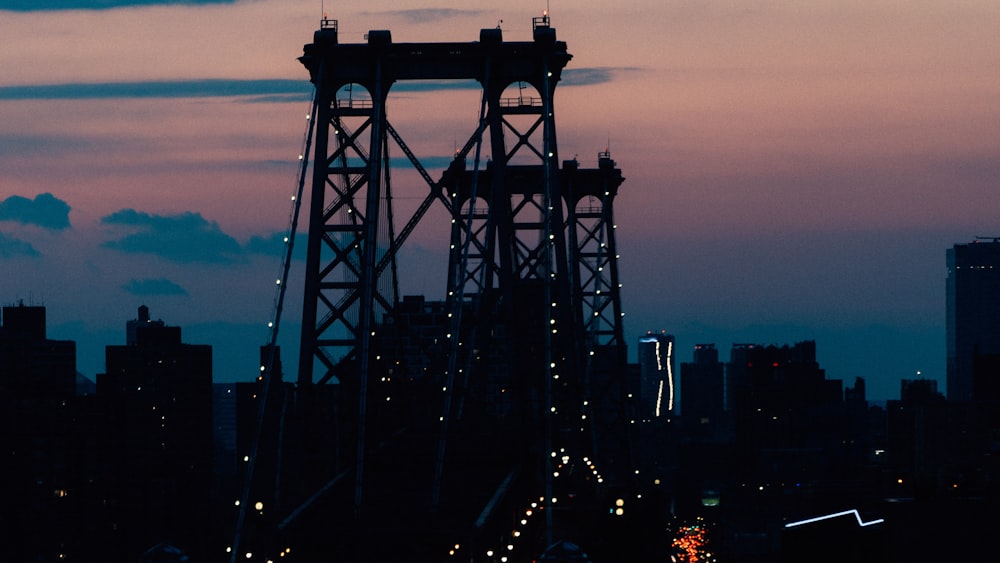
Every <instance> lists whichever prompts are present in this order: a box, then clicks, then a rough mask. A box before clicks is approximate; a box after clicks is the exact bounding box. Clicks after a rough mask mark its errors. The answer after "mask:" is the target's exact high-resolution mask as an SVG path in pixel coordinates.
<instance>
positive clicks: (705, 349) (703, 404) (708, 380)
mask: <svg viewBox="0 0 1000 563" xmlns="http://www.w3.org/2000/svg"><path fill="white" fill-rule="evenodd" d="M723 371H724V370H723V364H722V362H720V361H719V351H718V350H717V349H716V348H715V344H695V347H694V358H693V361H692V362H691V363H686V362H685V363H682V364H681V397H682V405H681V412H682V414H683V416H684V419H685V420H686V421H688V424H687V427H688V428H689V429H693V430H694V429H698V430H697V433H698V435H704V434H706V433H710V431H711V430H712V429H714V428H715V427H717V426H718V425H719V424H720V423H721V421H722V412H723V411H722V390H723V386H722V385H723Z"/></svg>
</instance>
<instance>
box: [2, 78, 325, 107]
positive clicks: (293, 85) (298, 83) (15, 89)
mask: <svg viewBox="0 0 1000 563" xmlns="http://www.w3.org/2000/svg"><path fill="white" fill-rule="evenodd" d="M311 91H312V84H310V83H309V81H308V80H306V79H303V80H286V79H278V78H275V79H261V80H224V79H214V78H213V79H203V80H154V81H149V82H95V83H78V82H68V83H62V84H35V85H21V86H0V100H79V99H99V98H210V97H230V96H256V97H258V98H257V99H258V100H259V101H273V100H277V101H284V100H285V99H287V100H288V101H300V100H302V99H309V98H310V92H311ZM274 96H278V97H279V98H274Z"/></svg>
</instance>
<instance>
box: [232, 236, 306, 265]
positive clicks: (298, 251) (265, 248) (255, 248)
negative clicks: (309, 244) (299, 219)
mask: <svg viewBox="0 0 1000 563" xmlns="http://www.w3.org/2000/svg"><path fill="white" fill-rule="evenodd" d="M285 236H286V234H285V233H283V232H282V233H274V234H272V235H270V236H267V237H262V236H256V235H255V236H252V237H250V240H249V241H247V243H246V245H245V246H244V247H243V248H244V250H246V251H247V252H248V253H250V254H262V255H264V256H273V257H284V255H285V252H286V247H285ZM306 239H307V236H306V235H305V234H303V233H299V234H298V235H296V237H295V241H294V244H295V246H294V247H293V248H292V258H293V259H296V260H305V259H306Z"/></svg>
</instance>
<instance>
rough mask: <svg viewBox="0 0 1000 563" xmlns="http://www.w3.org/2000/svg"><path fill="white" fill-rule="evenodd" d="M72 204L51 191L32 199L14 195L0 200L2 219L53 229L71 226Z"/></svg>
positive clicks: (0, 216) (58, 229)
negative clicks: (70, 213)
mask: <svg viewBox="0 0 1000 563" xmlns="http://www.w3.org/2000/svg"><path fill="white" fill-rule="evenodd" d="M69 210H70V206H69V204H68V203H66V202H65V201H63V200H61V199H59V198H57V197H56V196H54V195H52V194H50V193H44V194H38V195H37V196H35V199H33V200H31V199H28V198H26V197H22V196H19V195H12V196H10V197H8V198H7V199H5V200H3V201H0V221H17V222H18V223H24V224H25V225H37V226H39V227H43V228H46V229H51V230H53V231H61V230H63V229H68V228H69V226H70V225H69Z"/></svg>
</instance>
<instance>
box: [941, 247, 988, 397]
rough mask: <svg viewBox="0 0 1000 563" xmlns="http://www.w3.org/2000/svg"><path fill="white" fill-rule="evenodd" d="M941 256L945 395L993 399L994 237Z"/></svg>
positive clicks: (954, 248)
mask: <svg viewBox="0 0 1000 563" xmlns="http://www.w3.org/2000/svg"><path fill="white" fill-rule="evenodd" d="M946 260H947V266H948V278H947V287H946V291H947V301H946V302H947V319H946V326H947V341H948V345H947V384H948V388H947V393H948V399H949V400H952V401H969V400H973V399H979V400H984V399H997V398H998V397H997V396H992V397H991V396H990V395H993V394H994V393H993V392H992V391H991V390H992V389H995V388H996V387H997V384H996V381H997V379H998V378H1000V374H997V373H995V370H994V372H993V373H991V372H990V369H989V367H990V366H994V367H995V366H997V365H998V363H997V361H996V357H997V355H1000V240H998V239H991V240H982V239H977V240H976V241H973V242H971V243H968V244H956V245H955V246H954V247H952V248H949V249H948V250H947V254H946ZM977 364H978V365H979V366H980V367H979V369H978V372H979V373H977V369H976V365H977Z"/></svg>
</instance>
